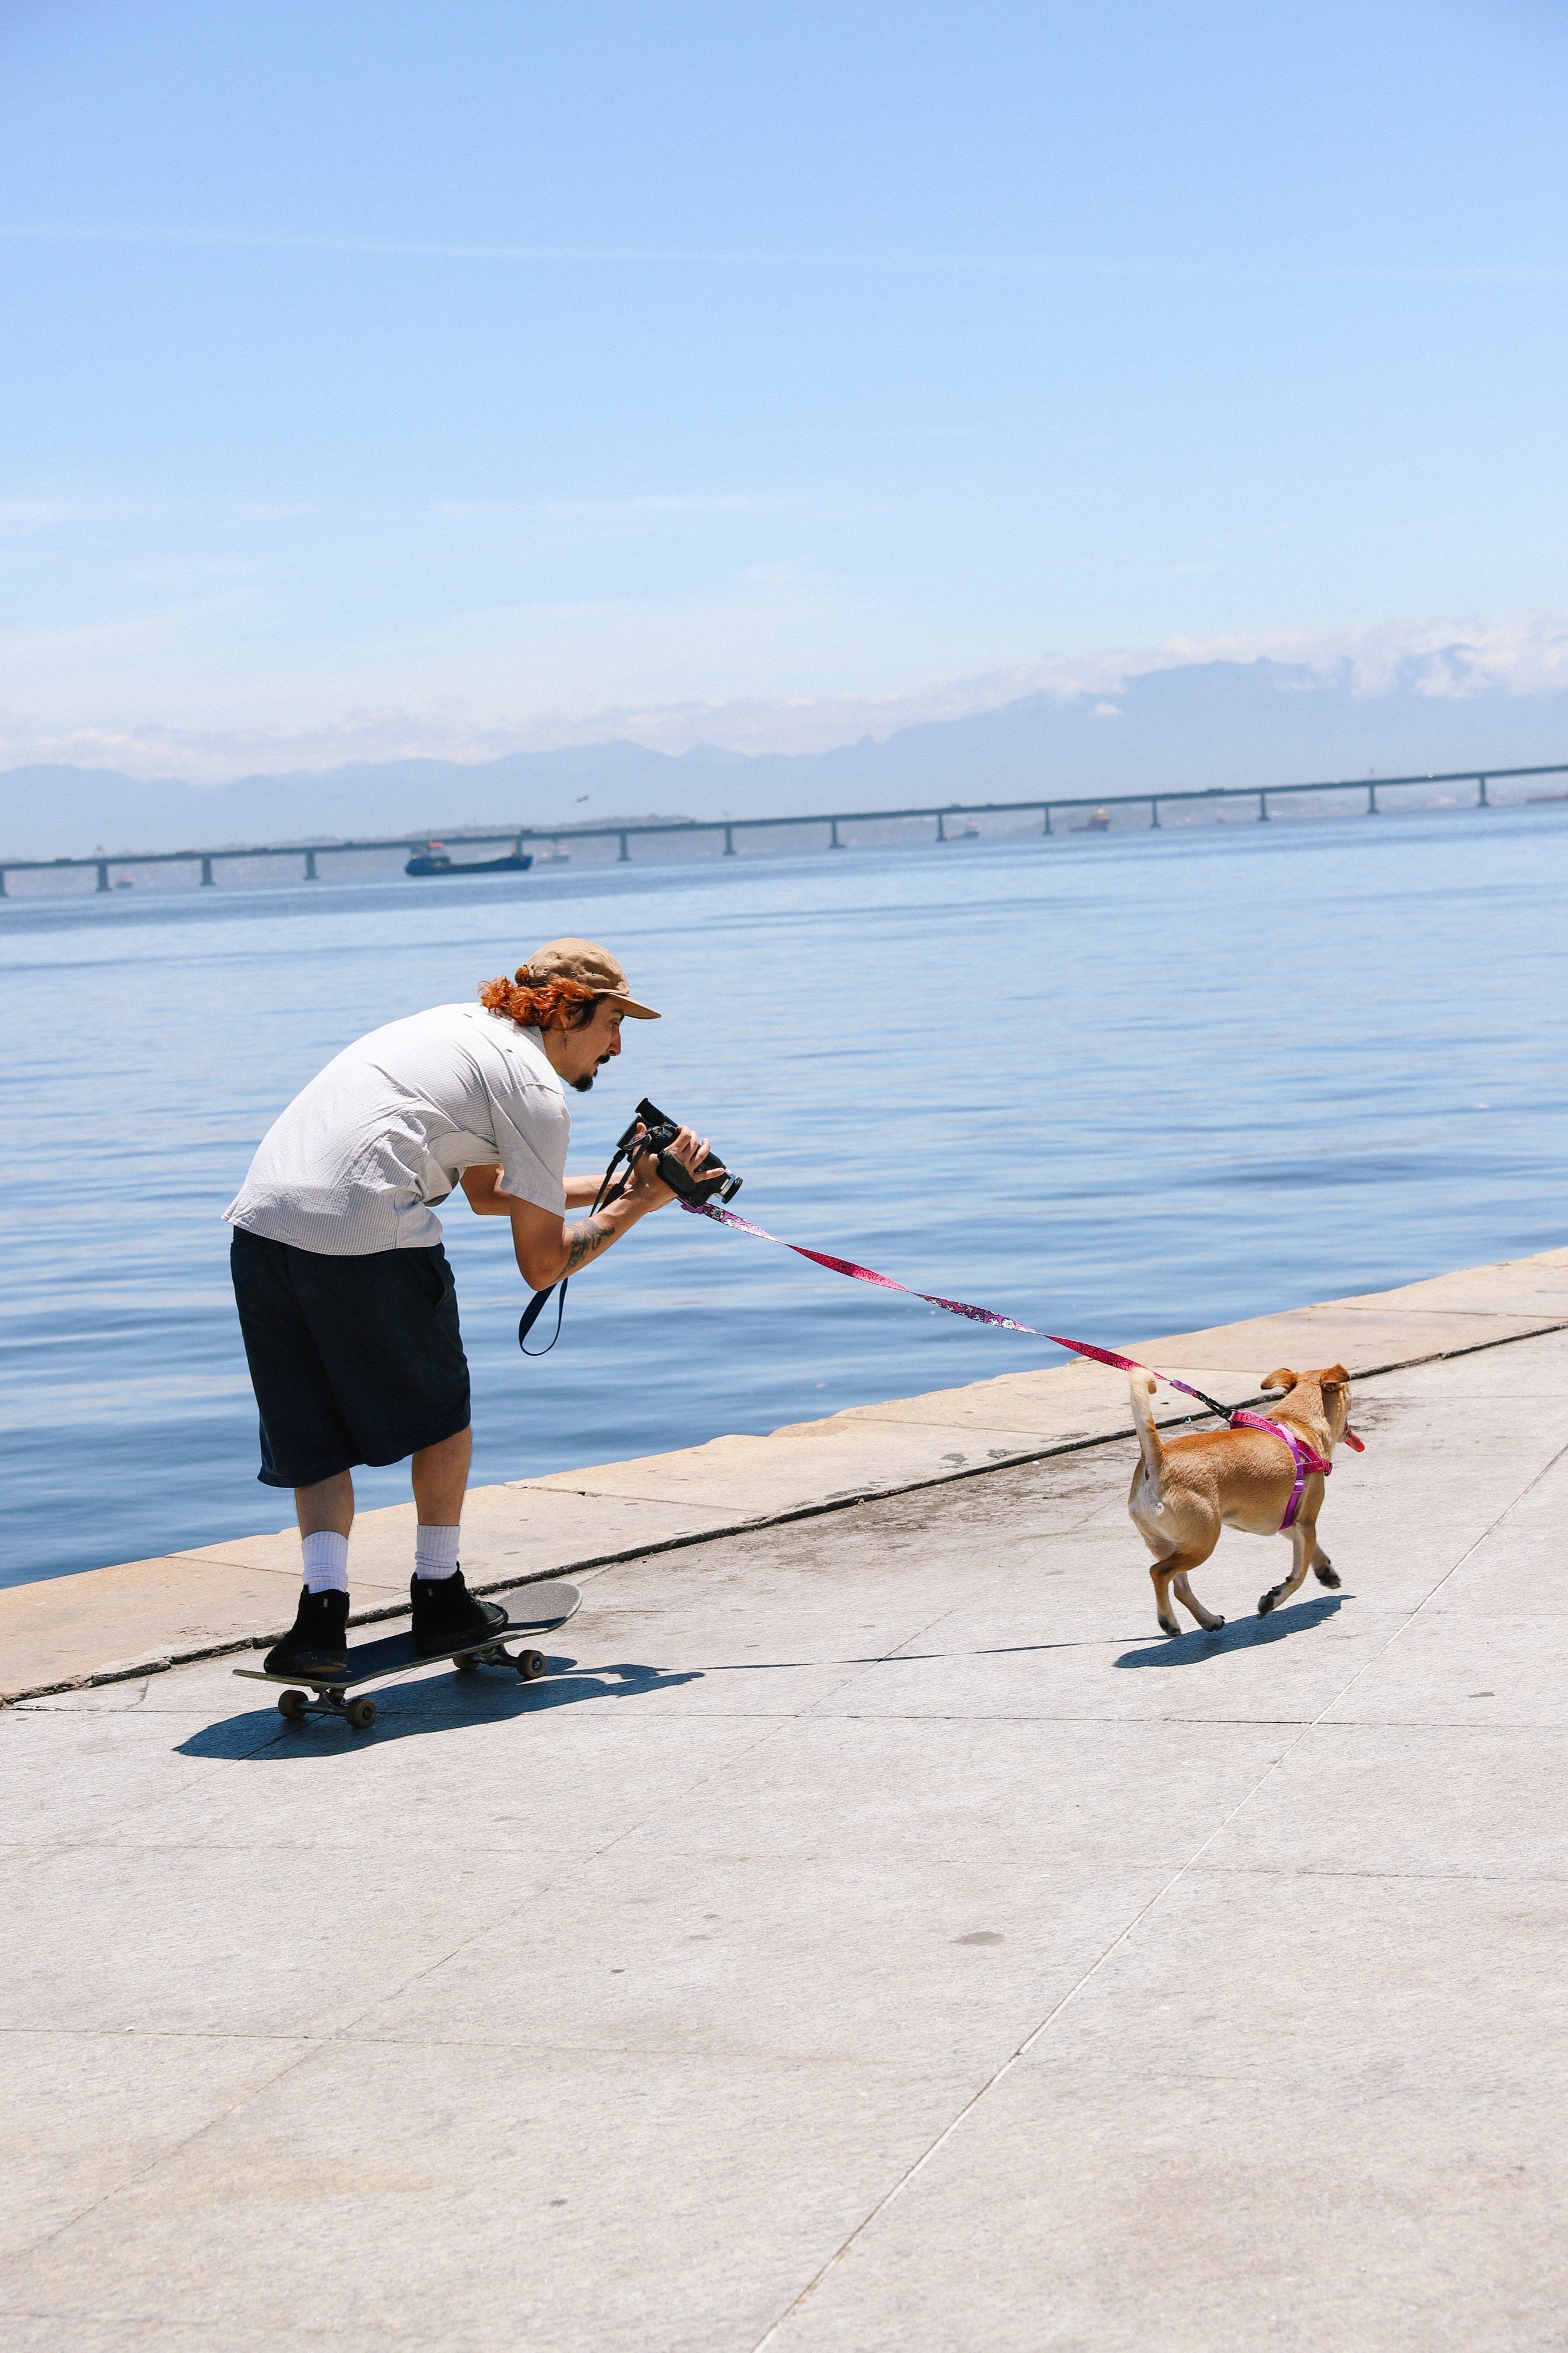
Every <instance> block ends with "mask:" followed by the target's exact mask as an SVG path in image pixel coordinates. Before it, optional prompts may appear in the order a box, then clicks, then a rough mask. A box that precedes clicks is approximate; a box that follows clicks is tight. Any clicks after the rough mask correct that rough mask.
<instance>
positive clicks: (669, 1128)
mask: <svg viewBox="0 0 1568 2353" xmlns="http://www.w3.org/2000/svg"><path fill="white" fill-rule="evenodd" d="M639 1127H641V1128H643V1129H645V1130H646V1131H647V1132H646V1134H642V1135H639V1134H637V1129H638V1128H639ZM679 1134H680V1122H679V1120H676V1119H667V1118H666V1116H665V1114H664V1113H663V1112H661V1111H660V1110H659V1108H658V1104H657V1103H649V1101H648V1099H647V1096H646V1095H644V1097H643V1099H642V1101H641V1103H638V1105H637V1115H636V1117H635V1118H634V1119H633V1121H632V1124H631V1125H630V1126H629V1127H628V1128H627V1130H626V1134H625V1135H623V1136H622V1138H621V1140H620V1142H619V1144H617V1145H616V1158H617V1159H619V1157H620V1156H621V1155H622V1154H623V1153H624V1154H625V1155H626V1158H627V1159H628V1160H633V1161H635V1160H640V1159H641V1158H642V1157H643V1155H644V1154H645V1153H647V1152H652V1153H655V1154H657V1155H658V1173H659V1175H660V1176H662V1177H663V1179H664V1181H665V1183H666V1184H667V1185H668V1187H669V1189H670V1191H671V1192H672V1193H678V1194H679V1197H680V1198H681V1199H682V1200H683V1201H711V1200H713V1199H714V1198H718V1199H719V1200H721V1201H732V1200H733V1199H734V1198H735V1196H736V1194H737V1193H738V1192H739V1191H740V1189H741V1184H742V1179H741V1178H740V1177H739V1176H731V1175H730V1173H729V1171H728V1170H727V1169H726V1167H725V1166H724V1164H723V1162H722V1161H721V1160H716V1159H715V1158H714V1156H713V1155H712V1153H710V1154H709V1155H708V1157H707V1158H706V1159H705V1160H704V1161H703V1162H702V1164H701V1166H700V1168H699V1169H698V1171H697V1173H696V1175H695V1176H693V1175H692V1174H691V1172H690V1171H689V1169H687V1168H684V1167H682V1166H681V1164H680V1162H679V1160H677V1159H676V1157H675V1156H674V1155H673V1153H672V1152H671V1151H670V1148H669V1147H670V1145H672V1144H673V1143H674V1142H675V1139H676V1137H677V1136H678V1135H679ZM613 1165H614V1164H612V1166H613ZM710 1172H711V1173H710Z"/></svg>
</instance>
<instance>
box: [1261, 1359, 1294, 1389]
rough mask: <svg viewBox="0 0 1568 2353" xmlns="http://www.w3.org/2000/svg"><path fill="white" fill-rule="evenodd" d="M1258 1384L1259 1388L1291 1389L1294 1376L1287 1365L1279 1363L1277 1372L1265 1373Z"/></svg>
mask: <svg viewBox="0 0 1568 2353" xmlns="http://www.w3.org/2000/svg"><path fill="white" fill-rule="evenodd" d="M1295 1386H1296V1376H1295V1374H1294V1373H1293V1372H1292V1371H1291V1370H1290V1368H1289V1366H1288V1365H1281V1366H1279V1370H1278V1372H1273V1373H1265V1374H1264V1376H1263V1378H1262V1379H1261V1380H1260V1381H1259V1382H1258V1388H1261V1389H1293V1388H1295Z"/></svg>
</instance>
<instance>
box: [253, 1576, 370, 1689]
mask: <svg viewBox="0 0 1568 2353" xmlns="http://www.w3.org/2000/svg"><path fill="white" fill-rule="evenodd" d="M263 1665H264V1668H265V1671H266V1672H267V1673H268V1674H269V1675H298V1676H299V1677H300V1681H301V1682H302V1683H309V1682H310V1680H311V1678H312V1677H313V1676H325V1675H346V1674H347V1672H348V1671H349V1597H348V1595H347V1594H346V1593H334V1592H331V1591H328V1592H326V1593H312V1592H311V1591H310V1587H309V1586H301V1588H300V1607H299V1609H298V1610H297V1611H296V1612H295V1617H294V1623H293V1624H292V1626H290V1627H289V1631H288V1632H287V1633H286V1634H285V1635H284V1637H283V1640H282V1641H280V1642H274V1644H273V1645H272V1648H271V1649H270V1650H269V1651H268V1653H267V1657H266V1659H265V1661H264V1662H263Z"/></svg>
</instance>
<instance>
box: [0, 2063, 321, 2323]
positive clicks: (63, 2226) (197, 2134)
mask: <svg viewBox="0 0 1568 2353" xmlns="http://www.w3.org/2000/svg"><path fill="white" fill-rule="evenodd" d="M16 2031H17V2032H22V2033H26V2032H33V2033H37V2032H39V2031H44V2032H55V2033H59V2032H70V2031H73V2030H71V2029H69V2028H65V2029H61V2028H45V2029H42V2030H40V2029H38V2028H36V2027H35V2028H18V2029H16ZM121 2031H123V2030H121ZM225 2039H226V2040H227V2041H230V2042H234V2041H239V2040H242V2039H243V2040H249V2039H250V2038H248V2037H245V2038H241V2037H238V2036H235V2035H230V2036H228V2037H226V2038H225ZM279 2039H280V2040H281V2038H279ZM320 2047H321V2046H320V2044H319V2043H317V2042H311V2043H310V2044H308V2045H307V2046H306V2048H305V2049H303V2050H300V2051H296V2052H295V2053H294V2055H293V2057H292V2058H291V2059H289V2061H288V2062H287V2063H285V2064H284V2065H283V2066H281V2067H279V2068H278V2069H277V2070H276V2071H275V2072H274V2073H272V2074H270V2075H268V2078H267V2081H266V2082H265V2083H264V2084H256V2085H254V2086H253V2087H252V2089H251V2090H250V2091H248V2092H245V2093H242V2094H240V2096H239V2098H238V2099H236V2100H231V2101H230V2102H229V2104H228V2105H227V2106H226V2108H223V2109H221V2110H220V2111H219V2113H218V2114H217V2115H216V2116H209V2117H208V2118H207V2120H206V2122H205V2124H202V2125H197V2126H195V2128H194V2129H193V2130H192V2131H190V2132H188V2133H186V2134H185V2136H184V2138H183V2139H181V2140H177V2141H175V2142H174V2144H173V2146H172V2147H169V2148H165V2149H161V2150H160V2151H159V2153H158V2155H157V2156H156V2157H152V2158H148V2160H147V2162H146V2164H145V2165H139V2166H138V2167H137V2168H136V2169H135V2171H134V2172H132V2173H128V2174H127V2175H126V2177H125V2179H123V2180H122V2181H117V2182H115V2183H114V2184H113V2185H112V2186H111V2187H110V2189H105V2190H104V2191H103V2192H102V2193H101V2195H100V2196H99V2197H97V2198H91V2199H89V2200H88V2202H87V2204H86V2205H85V2206H83V2207H82V2208H81V2209H80V2211H79V2212H77V2213H75V2214H69V2215H67V2216H66V2218H65V2219H64V2221H59V2222H57V2223H56V2224H55V2225H54V2227H53V2228H52V2229H51V2230H47V2231H43V2232H39V2234H38V2236H37V2238H36V2239H29V2240H28V2242H27V2243H26V2246H25V2247H18V2248H16V2250H15V2251H14V2253H13V2254H12V2255H10V2256H9V2257H7V2259H6V2260H7V2264H9V2263H13V2262H16V2260H18V2259H19V2258H20V2257H22V2256H26V2255H34V2254H37V2251H38V2249H39V2248H40V2247H47V2245H48V2243H49V2242H50V2241H51V2239H58V2238H59V2237H60V2236H61V2235H62V2234H63V2233H64V2232H67V2231H74V2230H75V2229H76V2227H77V2224H78V2223H79V2222H85V2221H87V2219H88V2217H89V2214H96V2213H97V2212H98V2211H99V2209H100V2207H101V2206H107V2205H108V2204H109V2203H110V2200H113V2199H115V2198H118V2197H120V2196H121V2194H122V2192H123V2191H125V2190H127V2189H133V2188H134V2187H135V2185H136V2183H137V2182H139V2181H141V2180H143V2179H145V2178H146V2176H147V2175H148V2174H150V2173H156V2171H157V2170H158V2168H159V2167H160V2166H161V2165H166V2164H167V2163H168V2161H169V2159H170V2158H174V2157H179V2156H181V2155H183V2154H184V2151H185V2150H186V2149H187V2148H189V2147H190V2146H191V2144H192V2142H193V2141H197V2140H200V2139H202V2138H203V2137H204V2136H205V2134H207V2133H209V2132H211V2131H213V2130H214V2129H215V2127H216V2126H218V2125H221V2124H226V2123H227V2121H228V2119H229V2117H230V2116H237V2115H238V2113H239V2111H240V2109H241V2108H245V2107H248V2106H249V2105H250V2103H251V2101H252V2100H254V2099H257V2098H258V2097H259V2096H260V2094H262V2093H263V2092H269V2091H270V2090H271V2089H272V2087H273V2085H274V2084H280V2083H281V2082H282V2080H283V2078H284V2076H285V2075H289V2074H291V2073H293V2071H294V2069H295V2068H296V2067H299V2066H301V2065H303V2063H304V2062H305V2061H306V2060H307V2059H308V2058H310V2055H311V2053H312V2052H314V2051H315V2050H317V2049H319V2048H320ZM44 2317H46V2318H49V2319H54V2318H57V2317H58V2315H57V2314H54V2313H50V2314H47V2315H45V2316H44Z"/></svg>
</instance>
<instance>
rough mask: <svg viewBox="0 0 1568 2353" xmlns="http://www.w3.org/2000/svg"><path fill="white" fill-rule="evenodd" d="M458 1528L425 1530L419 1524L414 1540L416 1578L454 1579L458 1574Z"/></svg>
mask: <svg viewBox="0 0 1568 2353" xmlns="http://www.w3.org/2000/svg"><path fill="white" fill-rule="evenodd" d="M461 1533H462V1531H461V1530H460V1529H458V1528H427V1527H426V1526H425V1525H424V1523H423V1522H421V1523H420V1526H419V1529H418V1532H417V1534H416V1536H415V1538H414V1574H415V1576H416V1577H455V1576H456V1575H457V1573H458V1536H459V1535H460V1534H461Z"/></svg>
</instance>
